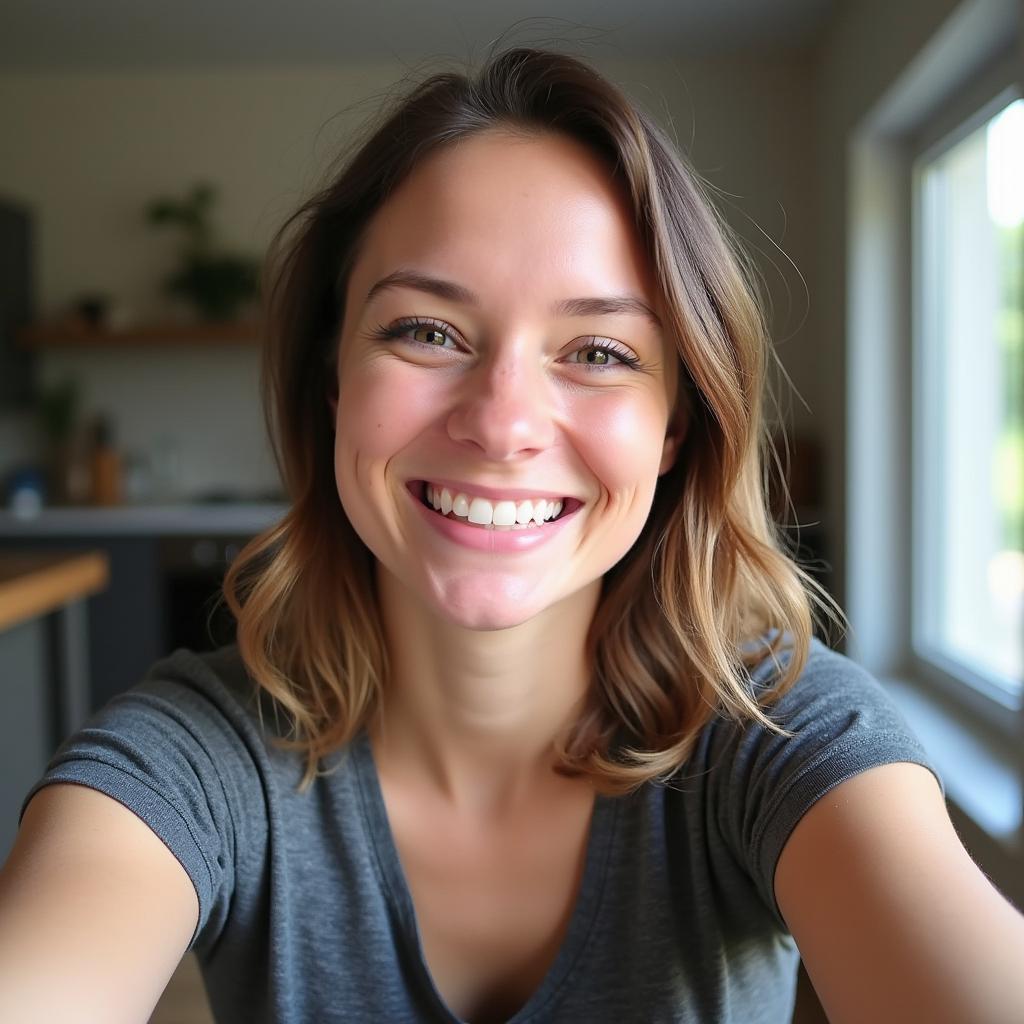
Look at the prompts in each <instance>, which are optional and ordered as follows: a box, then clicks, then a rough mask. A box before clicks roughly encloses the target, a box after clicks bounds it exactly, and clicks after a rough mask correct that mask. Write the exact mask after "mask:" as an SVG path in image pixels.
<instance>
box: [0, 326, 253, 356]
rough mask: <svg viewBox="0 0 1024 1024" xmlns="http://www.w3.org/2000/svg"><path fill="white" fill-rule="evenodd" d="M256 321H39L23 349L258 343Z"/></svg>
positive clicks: (26, 331) (23, 335) (22, 339)
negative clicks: (105, 324) (113, 324)
mask: <svg viewBox="0 0 1024 1024" xmlns="http://www.w3.org/2000/svg"><path fill="white" fill-rule="evenodd" d="M259 341H260V325H259V322H258V321H256V320H239V321H234V320H232V321H228V322H225V323H220V322H210V323H196V324H149V325H141V326H139V327H132V328H129V329H127V330H123V331H111V330H107V329H106V328H102V327H85V326H82V325H79V324H74V323H70V324H59V323H58V324H38V325H34V326H32V327H25V328H23V329H22V330H21V331H19V332H18V344H19V345H20V346H21V347H22V348H27V349H40V348H104V347H112V348H146V347H150V346H152V347H157V346H163V345H167V346H176V345H257V344H259Z"/></svg>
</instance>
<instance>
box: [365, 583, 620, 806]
mask: <svg viewBox="0 0 1024 1024" xmlns="http://www.w3.org/2000/svg"><path fill="white" fill-rule="evenodd" d="M378 595H379V598H380V606H381V614H382V617H383V621H384V630H385V636H386V637H387V642H388V651H389V660H390V676H389V678H388V679H387V680H386V681H385V685H384V693H383V699H382V703H381V709H380V715H379V716H378V718H377V719H376V721H375V722H374V724H373V726H372V727H371V729H370V735H371V740H372V742H373V746H374V756H375V759H376V761H377V763H378V770H379V771H381V773H382V774H384V773H387V775H388V776H389V778H391V779H392V780H393V781H395V782H399V781H401V782H402V784H403V785H407V786H410V787H414V788H416V789H418V790H421V791H422V792H423V794H424V797H425V798H430V799H440V800H443V801H444V802H446V803H447V804H449V805H450V806H451V807H452V808H453V809H455V810H457V811H465V812H466V813H467V814H471V815H473V816H480V817H501V816H507V815H510V814H513V813H514V811H515V809H516V808H517V807H520V806H523V805H525V804H528V803H529V802H531V801H533V800H535V799H536V797H537V794H539V793H544V794H547V793H551V792H554V791H559V790H561V789H564V788H565V787H566V786H567V785H568V784H570V782H571V780H567V779H565V778H563V777H562V776H558V775H556V774H555V773H554V772H553V770H552V768H553V766H554V764H555V756H554V750H553V744H554V741H555V739H556V738H557V737H558V736H559V735H560V734H561V733H563V732H564V730H565V729H566V728H567V727H568V726H569V725H571V723H572V722H573V721H575V719H576V717H577V715H578V714H579V712H580V710H581V707H582V702H583V699H584V697H585V695H586V692H587V689H588V686H589V684H590V672H589V669H588V666H587V664H586V657H585V645H586V636H587V630H588V627H589V624H590V621H591V620H592V618H593V615H594V610H595V608H596V605H597V600H598V597H599V596H600V580H597V581H595V583H594V584H593V585H592V586H590V587H586V588H584V589H583V590H580V591H578V592H577V593H576V594H574V595H573V596H572V597H571V598H568V599H567V600H564V601H562V602H560V603H559V604H557V605H554V606H552V607H551V608H549V609H547V610H546V611H545V612H544V613H543V614H542V615H537V616H534V617H533V618H532V619H530V620H529V621H528V622H525V623H522V624H521V625H518V626H515V627H512V628H508V629H500V630H469V629H465V628H463V627H461V626H457V625H453V624H452V623H450V622H446V621H444V620H443V619H440V618H439V617H437V616H436V615H435V614H433V613H432V612H431V611H430V610H428V609H426V608H424V607H423V605H422V604H421V603H419V602H417V601H416V600H414V599H413V595H411V594H410V592H409V591H408V590H407V589H406V588H405V587H403V586H402V584H401V583H400V582H399V581H398V580H396V579H395V578H394V577H393V576H391V575H390V574H388V573H383V572H382V573H381V574H380V576H379V578H378Z"/></svg>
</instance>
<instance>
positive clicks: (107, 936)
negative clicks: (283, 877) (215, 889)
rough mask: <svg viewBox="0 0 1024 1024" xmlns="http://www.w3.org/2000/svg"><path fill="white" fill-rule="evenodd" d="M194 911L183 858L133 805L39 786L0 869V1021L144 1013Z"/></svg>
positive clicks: (115, 1022)
mask: <svg viewBox="0 0 1024 1024" xmlns="http://www.w3.org/2000/svg"><path fill="white" fill-rule="evenodd" d="M198 915H199V901H198V898H197V896H196V891H195V888H194V887H193V885H192V882H191V880H190V879H189V877H188V875H187V874H186V872H185V869H184V868H183V867H182V866H181V865H180V864H179V863H178V861H177V859H176V858H175V857H174V855H173V854H172V853H171V852H170V850H168V848H167V847H166V846H165V845H164V843H163V842H162V841H161V840H160V839H159V838H158V837H157V835H156V834H155V833H154V832H153V831H152V830H151V829H150V828H149V827H148V826H147V825H146V824H144V823H143V822H142V820H141V819H140V818H138V817H137V816H136V815H135V814H134V813H133V812H132V811H130V810H128V809H127V808H126V807H124V806H122V805H121V804H119V803H118V802H117V801H116V800H114V799H112V798H111V797H108V796H106V795H104V794H103V793H100V792H98V791H97V790H93V789H89V788H87V787H85V786H78V785H72V784H66V783H55V784H52V785H49V786H45V787H44V788H43V789H41V790H40V791H39V792H38V793H37V794H36V795H35V796H34V797H33V798H32V800H31V802H30V803H29V805H28V807H27V808H26V810H25V814H24V817H23V818H22V821H21V828H20V829H19V831H18V835H17V839H16V841H15V844H14V848H13V850H12V851H11V855H10V857H9V858H8V859H7V862H6V864H4V866H3V868H2V869H0V1020H2V1021H44V1020H45V1021H51V1020H52V1021H56V1020H74V1021H77V1022H81V1024H101V1022H102V1024H145V1022H146V1021H147V1020H148V1019H149V1017H150V1014H151V1013H152V1011H153V1008H154V1006H155V1005H156V1003H157V1000H158V999H159V998H160V995H161V993H162V992H163V990H164V988H165V987H166V986H167V982H168V981H169V980H170V977H171V975H172V974H173V973H174V970H175V968H176V967H177V965H178V963H179V962H180V960H181V957H182V956H183V955H184V953H185V950H186V948H187V946H188V944H189V942H190V940H191V938H192V934H193V932H194V931H195V926H196V922H197V920H198Z"/></svg>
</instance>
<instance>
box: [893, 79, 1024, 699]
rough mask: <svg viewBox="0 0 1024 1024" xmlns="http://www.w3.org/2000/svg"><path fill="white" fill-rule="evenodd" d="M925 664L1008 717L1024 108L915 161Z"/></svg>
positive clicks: (1017, 668)
mask: <svg viewBox="0 0 1024 1024" xmlns="http://www.w3.org/2000/svg"><path fill="white" fill-rule="evenodd" d="M913 180H914V193H915V195H914V206H915V221H916V223H915V231H914V247H915V254H914V257H915V258H914V278H915V281H914V283H915V310H914V321H915V330H914V336H915V344H914V369H913V379H914V382H915V386H914V395H913V404H914V408H913V432H914V436H913V459H912V464H913V467H914V474H915V486H914V488H913V493H914V501H913V510H912V521H913V558H912V562H913V570H912V571H913V598H912V607H911V627H912V630H911V631H912V642H913V649H914V653H915V655H916V656H917V658H918V659H920V660H921V661H922V662H924V663H925V664H926V665H928V666H929V667H930V668H931V669H932V674H933V675H937V676H941V677H945V678H946V679H947V680H956V681H957V684H958V685H960V686H962V685H963V684H964V683H966V684H968V685H969V686H970V687H972V688H973V689H974V690H975V691H976V692H977V693H979V694H983V695H984V696H985V697H987V698H988V699H989V700H990V701H991V702H994V703H995V704H996V705H998V706H1001V707H1002V708H1004V709H1008V710H1009V709H1016V708H1019V707H1020V706H1021V699H1022V682H1021V680H1022V676H1024V100H1022V99H1020V98H1019V93H1018V92H1016V91H1008V92H1004V93H1002V94H1000V95H999V96H998V97H996V98H995V99H994V100H993V101H992V102H991V103H989V104H987V105H986V106H985V107H984V108H983V109H982V110H980V111H978V112H977V114H976V115H975V116H974V117H972V118H971V119H970V120H969V121H968V122H966V123H965V124H963V125H961V126H960V127H959V128H958V129H957V130H956V131H954V132H952V133H950V134H948V135H946V136H945V137H944V138H943V139H941V140H940V141H939V142H938V143H936V144H935V145H933V146H931V147H930V148H929V149H928V150H927V151H925V152H924V153H922V154H921V155H920V157H919V158H918V159H917V161H916V163H915V166H914V174H913Z"/></svg>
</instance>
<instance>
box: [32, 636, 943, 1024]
mask: <svg viewBox="0 0 1024 1024" xmlns="http://www.w3.org/2000/svg"><path fill="white" fill-rule="evenodd" d="M771 671H772V667H771V665H770V663H766V664H765V665H763V666H762V668H761V669H759V670H758V671H757V672H755V674H754V680H755V684H756V685H764V684H765V683H766V682H768V681H769V680H770V677H771ZM255 694H256V691H255V688H254V686H253V685H252V683H251V681H250V680H249V678H248V676H247V674H246V672H245V670H244V667H243V666H242V663H241V661H240V659H239V658H238V654H237V649H236V648H235V647H225V648H222V649H221V650H219V651H217V652H214V653H211V654H204V655H197V654H194V653H192V652H190V651H186V650H184V649H181V650H177V651H175V652H174V654H173V655H171V656H170V657H169V658H166V659H164V660H162V661H160V662H159V663H157V664H156V665H155V666H154V667H153V668H152V669H151V670H150V672H149V673H148V674H147V675H146V677H145V679H144V680H143V681H142V682H141V683H140V684H138V685H137V686H135V687H133V688H132V689H131V690H129V691H128V692H127V693H125V694H122V695H120V696H118V697H116V698H114V699H113V700H112V701H110V703H109V704H108V705H107V706H106V707H105V708H103V709H102V710H101V711H99V712H98V713H97V714H96V715H94V716H93V717H92V718H91V719H90V720H89V722H88V723H87V724H86V725H85V727H83V728H82V729H81V730H80V731H79V732H77V733H76V734H75V735H73V736H72V737H70V738H69V739H68V740H67V741H66V742H65V743H64V744H63V745H62V746H61V748H60V749H59V750H58V751H57V753H56V754H55V755H54V757H53V759H52V761H51V762H50V765H49V766H48V769H47V772H46V774H45V776H44V777H43V778H42V779H41V780H40V781H39V782H38V783H37V784H36V785H35V786H34V787H33V789H32V790H31V791H30V792H29V794H28V796H27V797H26V799H25V803H26V804H27V802H28V800H29V799H30V798H31V796H32V794H34V793H35V792H36V791H37V790H38V789H39V788H40V787H42V786H45V785H47V784H48V783H51V782H75V783H80V784H82V785H86V786H90V787H92V788H94V789H98V790H100V791H102V792H104V793H107V794H108V795H110V796H111V797H113V798H114V799H116V800H118V801H120V802H121V803H122V804H124V805H125V806H126V807H129V808H130V809H131V810H132V811H134V812H135V813H136V814H137V815H138V816H139V817H140V818H141V819H142V820H143V821H145V822H146V823H147V824H148V825H149V826H150V828H152V829H153V831H154V832H156V834H157V835H158V836H160V838H161V839H162V840H163V841H164V842H165V843H166V844H167V846H168V847H169V848H170V850H171V852H172V853H173V854H174V855H175V857H177V858H178V860H179V861H180V862H181V864H182V865H183V867H184V868H185V870H186V871H187V872H188V874H189V877H190V878H191V879H192V882H193V884H194V885H195V888H196V892H197V894H198V897H199V923H198V926H197V929H196V933H195V935H194V936H193V939H192V942H191V944H190V947H189V948H190V949H192V950H194V951H195V952H196V954H197V956H198V960H199V964H200V966H201V969H202V972H203V977H204V980H205V983H206V987H207V992H208V994H209V998H210V1004H211V1007H212V1009H213V1012H214V1016H215V1018H216V1019H217V1021H218V1022H220V1024H232V1022H238V1024H260V1022H268V1024H269V1022H274V1024H333V1022H340V1021H346V1022H352V1021H358V1022H382V1024H384V1022H386V1024H403V1022H419V1021H447V1022H452V1021H456V1020H457V1018H456V1017H455V1016H454V1014H452V1013H451V1012H450V1011H449V1010H448V1008H447V1007H446V1006H445V1004H444V1002H443V1001H442V999H441V998H440V996H439V994H438V992H437V990H436V989H435V987H434V985H433V982H432V980H431V977H430V974H429V971H428V969H427V967H426V965H425V961H424V959H423V955H422V949H421V945H420V941H419V936H418V933H417V928H416V919H415V914H414V910H413V904H412V900H411V897H410V894H409V889H408V887H407V885H406V882H405V878H404V875H403V873H402V867H401V863H400V861H399V858H398V854H397V851H396V847H395V844H394V841H393V839H392V836H391V832H390V829H389V826H388V819H387V814H386V811H385V805H384V801H383V798H382V795H381V791H380V787H379V783H378V779H377V774H376V771H375V768H374V762H373V754H372V748H371V747H370V745H369V743H368V741H367V738H366V735H365V733H362V734H360V736H359V737H358V738H357V739H356V741H354V742H353V743H352V744H351V745H350V746H349V747H348V748H347V749H345V750H343V751H339V752H338V753H337V754H336V755H333V756H332V758H331V759H328V762H327V765H328V766H330V767H333V766H334V765H336V764H337V765H340V767H339V768H338V770H337V771H335V772H334V773H333V774H331V775H329V776H327V777H324V778H320V779H317V781H316V782H315V783H314V784H313V786H312V787H311V789H309V790H307V791H306V792H305V793H304V794H303V795H301V796H300V795H298V794H297V793H296V791H295V784H296V782H297V781H298V780H299V778H300V777H301V774H302V760H301V755H300V754H299V753H284V752H282V751H280V750H277V749H276V748H273V747H270V746H269V745H268V743H267V739H266V736H265V733H264V731H263V728H261V725H260V721H259V718H258V717H257V714H256V705H257V701H258V700H259V699H262V700H263V701H264V702H265V700H266V698H265V697H264V698H257V697H256V695H255ZM264 707H265V708H266V707H267V704H266V703H264ZM773 716H774V717H775V720H776V721H778V722H780V723H781V724H783V725H784V726H785V727H786V728H788V729H790V730H792V731H793V732H794V733H795V736H794V737H793V738H792V739H785V738H780V737H779V736H777V735H775V734H773V733H770V732H768V731H767V730H765V729H763V728H761V727H755V726H751V725H742V726H740V725H736V724H735V723H732V722H730V721H729V720H728V719H726V718H724V717H723V718H716V719H715V720H713V721H712V722H711V723H710V724H709V725H708V726H707V727H706V728H705V729H704V730H703V732H702V733H701V736H700V737H699V740H698V742H697V745H696V748H695V751H694V754H693V756H692V758H691V760H690V761H689V762H688V763H687V765H686V767H685V768H684V769H682V770H681V771H680V772H679V774H678V779H677V780H674V781H673V783H672V784H671V785H670V786H662V785H654V784H648V785H645V786H644V787H642V788H641V789H640V790H638V791H637V792H636V793H634V794H633V795H630V796H626V797H619V798H607V797H600V796H599V797H598V799H597V802H596V805H595V809H594V814H593V818H592V821H591V829H590V835H589V839H588V847H587V854H586V864H585V869H584V875H583V880H582V885H581V889H580V892H579V895H578V899H577V902H576V906H575V908H574V910H573V912H572V917H571V920H570V923H569V927H568V932H567V934H566V936H565V940H564V942H563V943H562V947H561V949H560V950H559V952H558V954H557V957H556V959H555V961H554V963H553V964H552V966H551V969H550V970H549V972H548V974H547V976H546V977H545V978H544V980H543V982H542V983H541V985H540V987H539V988H538V989H537V990H536V991H535V992H534V993H533V995H532V996H531V997H530V999H529V1001H528V1002H527V1003H526V1005H525V1006H523V1007H522V1008H521V1009H520V1010H519V1012H518V1013H516V1015H515V1016H514V1017H513V1018H511V1019H512V1021H514V1022H515V1024H526V1022H529V1024H542V1022H549V1021H551V1022H570V1024H571V1022H577V1021H578V1022H586V1024H603V1022H609V1024H611V1022H614V1024H628V1022H637V1024H640V1022H642V1024H661V1022H665V1024H667V1022H670V1021H671V1022H684V1021H685V1022H688V1024H697V1022H699V1024H717V1022H729V1021H731V1022H737V1024H758V1022H764V1024H783V1022H788V1021H789V1019H790V1016H791V1014H792V1009H793V999H794V991H795V980H796V967H797V950H796V946H795V944H794V942H793V939H792V937H791V936H790V935H789V934H788V932H787V930H786V927H785V923H784V921H783V920H782V918H781V916H780V914H779V911H778V907H777V905H776V903H775V898H774V891H773V876H774V873H775V865H776V861H777V859H778V856H779V853H780V851H781V849H782V847H783V844H784V843H785V841H786V839H787V837H788V836H789V834H790V832H791V831H792V830H793V827H794V826H795V825H796V823H797V822H798V821H799V820H800V817H801V816H802V815H803V814H804V812H805V811H806V810H807V809H808V808H809V807H810V806H811V805H812V804H813V803H814V802H815V801H816V800H817V799H819V797H821V796H822V795H823V794H824V793H826V792H827V791H828V790H829V789H831V788H832V787H833V786H835V785H837V784H838V783H840V782H842V781H844V780H845V779H848V778H850V777H851V776H853V775H856V774H857V773H858V772H861V771H864V770H865V769H867V768H871V767H872V766H875V765H879V764H884V763H888V762H894V761H912V762H916V763H918V764H922V765H925V766H926V767H928V768H930V769H931V770H932V771H933V772H934V768H932V766H931V765H930V763H929V762H928V760H927V757H926V755H925V752H924V750H923V749H922V748H921V746H920V744H919V743H918V741H917V740H916V739H915V738H914V736H913V734H912V733H911V732H910V730H909V729H908V727H907V725H906V724H905V722H904V721H903V720H902V718H901V717H900V715H899V713H898V712H897V711H896V709H895V707H894V706H893V704H892V703H891V701H890V699H889V698H888V696H887V695H886V693H885V692H884V690H883V689H882V688H881V686H880V685H879V684H878V683H877V682H876V681H875V680H874V679H873V678H871V677H870V676H869V675H868V674H867V673H865V672H864V671H863V670H862V669H860V668H859V667H857V666H856V665H855V664H853V663H852V662H851V661H849V660H848V659H846V658H844V657H843V656H842V655H839V654H837V653H835V652H832V651H830V650H829V649H828V648H827V647H825V646H824V645H822V644H821V643H819V642H818V641H815V642H814V643H813V646H812V649H811V654H810V659H809V662H808V664H807V667H806V669H805V671H804V673H803V674H802V675H801V677H800V679H799V680H798V681H797V683H796V684H795V686H794V687H793V689H792V690H790V692H789V693H788V694H787V695H786V696H785V697H784V698H782V700H781V701H780V702H779V703H778V704H776V705H775V708H774V712H773ZM264 722H265V727H266V729H267V730H268V731H271V730H274V729H276V727H275V725H274V718H273V715H272V714H271V715H269V716H268V715H267V714H266V712H265V713H264ZM936 777H938V776H937V774H936ZM940 785H941V782H940ZM22 810H23V811H24V805H23V808H22Z"/></svg>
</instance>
